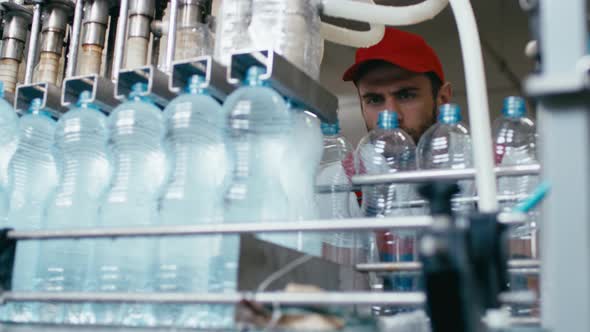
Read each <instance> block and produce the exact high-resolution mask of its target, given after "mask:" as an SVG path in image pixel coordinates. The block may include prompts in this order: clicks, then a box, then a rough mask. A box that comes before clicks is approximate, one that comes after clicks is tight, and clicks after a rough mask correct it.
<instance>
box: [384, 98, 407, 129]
mask: <svg viewBox="0 0 590 332" xmlns="http://www.w3.org/2000/svg"><path fill="white" fill-rule="evenodd" d="M385 107H386V108H385V109H386V110H388V111H392V112H395V113H397V120H398V122H399V123H400V124H401V123H402V122H403V116H402V113H401V112H400V109H399V103H398V102H397V101H396V100H395V98H394V97H391V96H390V97H388V98H387V100H386V102H385Z"/></svg>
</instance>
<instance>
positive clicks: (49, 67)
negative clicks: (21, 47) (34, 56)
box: [35, 1, 72, 85]
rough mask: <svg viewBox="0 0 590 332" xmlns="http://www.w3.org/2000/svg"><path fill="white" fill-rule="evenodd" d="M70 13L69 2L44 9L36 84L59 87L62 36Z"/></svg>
mask: <svg viewBox="0 0 590 332" xmlns="http://www.w3.org/2000/svg"><path fill="white" fill-rule="evenodd" d="M71 12H72V5H71V2H66V1H53V2H50V3H48V5H47V6H46V7H45V10H44V13H43V18H42V21H43V23H42V26H41V44H40V48H39V64H38V65H37V70H36V71H35V81H36V82H48V83H52V84H55V85H59V76H58V75H59V72H60V63H61V55H62V51H63V44H64V35H65V31H66V27H67V24H68V20H69V17H70V15H71Z"/></svg>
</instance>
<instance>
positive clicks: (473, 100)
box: [450, 0, 498, 212]
mask: <svg viewBox="0 0 590 332" xmlns="http://www.w3.org/2000/svg"><path fill="white" fill-rule="evenodd" d="M450 3H451V8H452V9H453V15H454V16H455V22H456V24H457V30H458V31H459V40H460V42H461V53H462V55H463V65H464V66H465V85H466V87H467V106H468V108H469V123H470V125H471V136H472V141H473V157H474V158H473V159H474V164H475V171H476V176H475V182H476V184H477V192H478V195H479V210H480V211H481V212H496V211H497V210H498V200H497V199H496V176H495V173H494V157H493V155H494V152H493V148H492V146H493V145H492V134H491V132H492V129H491V125H490V112H489V103H488V90H487V85H486V75H485V71H484V64H483V57H482V52H481V43H480V40H479V33H478V30H477V24H476V22H475V15H474V14H473V8H472V7H471V2H470V1H469V0H450Z"/></svg>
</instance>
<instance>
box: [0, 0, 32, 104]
mask: <svg viewBox="0 0 590 332" xmlns="http://www.w3.org/2000/svg"><path fill="white" fill-rule="evenodd" d="M30 23H31V15H30V14H28V13H26V12H24V11H17V10H15V11H7V12H6V13H5V19H4V22H3V24H4V31H3V33H2V48H1V49H0V81H2V82H4V89H5V90H6V91H9V92H12V93H14V91H15V88H16V82H17V77H18V68H19V65H20V63H21V61H22V59H23V51H24V48H25V43H26V39H27V32H28V31H27V30H28V26H29V24H30Z"/></svg>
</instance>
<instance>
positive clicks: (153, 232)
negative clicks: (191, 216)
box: [8, 216, 432, 240]
mask: <svg viewBox="0 0 590 332" xmlns="http://www.w3.org/2000/svg"><path fill="white" fill-rule="evenodd" d="M431 224H432V218H431V217H430V216H412V217H401V218H400V217H397V218H396V217H393V218H380V219H376V218H357V219H346V220H309V221H302V222H283V223H278V222H276V223H235V224H217V225H215V224H214V225H194V226H153V227H134V228H131V227H128V228H123V227H121V228H88V229H77V230H42V231H10V232H8V237H9V238H12V239H18V240H33V239H36V240H38V239H67V238H112V237H155V236H179V235H185V236H186V235H204V234H237V233H244V234H245V233H277V232H306V231H313V232H329V231H336V230H347V231H356V230H370V229H390V228H396V229H415V228H426V227H429V226H430V225H431Z"/></svg>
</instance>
